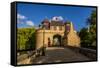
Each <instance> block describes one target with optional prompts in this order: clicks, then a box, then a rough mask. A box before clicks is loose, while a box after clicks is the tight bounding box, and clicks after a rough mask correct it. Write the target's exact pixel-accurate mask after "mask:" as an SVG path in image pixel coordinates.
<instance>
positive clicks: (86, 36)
mask: <svg viewBox="0 0 100 68" xmlns="http://www.w3.org/2000/svg"><path fill="white" fill-rule="evenodd" d="M87 21H88V22H87V23H88V25H89V30H88V29H87V28H83V29H81V31H80V32H79V36H80V38H81V46H82V47H87V48H92V49H96V10H93V11H92V13H91V15H90V17H89V18H88V19H87Z"/></svg>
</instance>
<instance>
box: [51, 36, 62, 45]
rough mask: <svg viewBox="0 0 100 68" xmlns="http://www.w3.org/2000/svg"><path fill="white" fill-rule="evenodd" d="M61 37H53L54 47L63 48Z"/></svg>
mask: <svg viewBox="0 0 100 68" xmlns="http://www.w3.org/2000/svg"><path fill="white" fill-rule="evenodd" d="M61 39H62V38H61V35H59V34H56V35H54V36H53V46H61Z"/></svg>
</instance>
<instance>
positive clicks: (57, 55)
mask: <svg viewBox="0 0 100 68" xmlns="http://www.w3.org/2000/svg"><path fill="white" fill-rule="evenodd" d="M88 60H91V59H90V58H88V57H86V56H84V55H82V54H80V53H78V52H75V51H72V50H70V49H69V48H64V47H48V48H46V55H45V56H40V57H37V58H36V59H35V60H33V61H32V64H41V63H57V62H72V61H88Z"/></svg>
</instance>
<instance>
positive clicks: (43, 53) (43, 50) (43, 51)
mask: <svg viewBox="0 0 100 68" xmlns="http://www.w3.org/2000/svg"><path fill="white" fill-rule="evenodd" d="M44 42H45V27H44V25H43V48H42V55H43V56H45V49H46V47H45V43H44Z"/></svg>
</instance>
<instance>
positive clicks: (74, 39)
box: [36, 17, 80, 49]
mask: <svg viewBox="0 0 100 68" xmlns="http://www.w3.org/2000/svg"><path fill="white" fill-rule="evenodd" d="M41 24H42V26H41V27H40V28H38V29H37V30H36V48H37V49H38V48H41V47H43V46H45V47H49V46H74V47H79V46H80V38H79V36H78V34H77V32H76V31H75V30H74V27H73V24H72V22H63V20H60V19H59V17H53V19H52V20H51V21H49V20H48V19H44V20H43V21H42V23H41Z"/></svg>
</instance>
